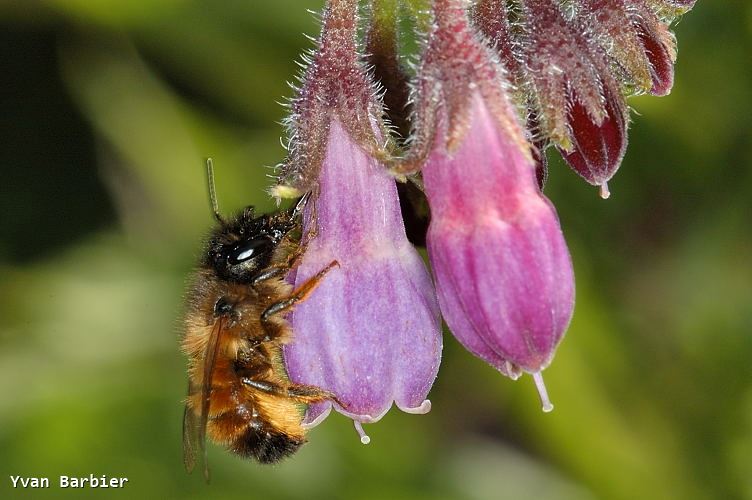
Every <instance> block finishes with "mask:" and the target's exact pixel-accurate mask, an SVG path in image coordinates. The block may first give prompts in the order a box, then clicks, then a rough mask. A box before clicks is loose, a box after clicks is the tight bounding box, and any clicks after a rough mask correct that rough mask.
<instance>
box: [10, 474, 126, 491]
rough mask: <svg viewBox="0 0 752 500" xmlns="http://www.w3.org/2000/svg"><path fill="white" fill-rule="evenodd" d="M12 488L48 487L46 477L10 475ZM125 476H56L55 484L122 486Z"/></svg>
mask: <svg viewBox="0 0 752 500" xmlns="http://www.w3.org/2000/svg"><path fill="white" fill-rule="evenodd" d="M10 482H11V483H12V484H13V487H14V488H49V487H50V478H48V477H23V476H10ZM127 482H128V478H127V477H107V476H104V475H102V476H95V475H94V474H89V475H88V476H87V477H75V476H58V478H57V483H56V484H55V486H57V487H58V488H124V487H125V484H126V483H127Z"/></svg>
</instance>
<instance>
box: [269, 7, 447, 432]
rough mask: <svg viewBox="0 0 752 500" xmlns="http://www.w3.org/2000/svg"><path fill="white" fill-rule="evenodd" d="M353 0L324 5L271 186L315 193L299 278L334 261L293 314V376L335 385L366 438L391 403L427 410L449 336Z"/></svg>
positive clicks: (321, 408)
mask: <svg viewBox="0 0 752 500" xmlns="http://www.w3.org/2000/svg"><path fill="white" fill-rule="evenodd" d="M357 6H358V2H357V0H331V1H330V2H329V3H328V5H327V9H326V11H325V13H324V19H323V21H324V26H323V30H322V35H321V40H320V46H319V49H318V50H317V52H316V53H315V54H314V55H313V60H312V62H311V64H310V66H309V67H308V69H307V71H306V73H305V75H304V79H303V85H302V88H301V89H300V91H299V93H298V96H297V97H296V98H295V99H294V101H293V106H292V107H293V115H292V117H291V120H290V128H291V131H290V137H291V146H292V147H291V149H290V156H289V158H288V161H287V163H286V164H285V165H284V166H283V168H282V169H281V173H280V178H279V184H278V186H277V187H276V189H275V192H276V193H277V194H280V195H284V194H287V193H293V194H300V193H305V192H308V191H311V192H312V196H311V200H310V201H309V203H308V208H307V210H306V214H305V217H304V227H303V231H304V237H307V240H308V241H307V248H306V251H305V253H304V255H303V257H302V261H301V263H300V265H299V267H298V268H297V270H296V273H295V278H294V280H295V285H296V286H300V284H301V283H304V282H306V280H308V279H309V278H311V277H312V276H314V275H315V274H317V273H318V272H319V271H321V270H322V269H324V268H325V267H327V266H328V265H329V264H330V263H332V262H334V261H336V262H337V263H338V266H337V267H335V268H333V269H332V270H331V271H330V272H329V273H328V274H327V275H326V276H325V278H324V279H323V280H322V282H321V284H320V285H319V286H318V288H317V289H316V291H315V293H313V294H312V295H311V297H309V298H308V299H307V301H305V302H303V303H302V304H299V305H298V306H297V307H296V309H295V310H294V312H293V314H292V326H293V332H294V340H293V342H292V343H291V344H290V345H288V346H286V348H285V363H286V366H287V369H288V373H289V376H290V379H291V380H292V381H294V382H297V383H301V384H307V385H315V386H317V387H321V388H323V389H326V390H327V391H330V392H332V393H333V394H334V395H335V396H336V397H337V400H338V404H335V405H334V408H335V409H336V410H337V411H339V412H340V413H342V414H344V415H346V416H348V417H350V418H352V419H353V421H354V423H355V426H356V429H357V430H358V432H359V433H360V435H361V441H362V442H363V443H367V442H368V441H369V439H368V436H367V435H366V434H365V433H364V432H363V428H362V425H361V424H362V423H371V422H376V421H378V420H379V419H380V418H381V417H382V416H383V415H384V414H385V413H386V412H387V411H388V410H389V408H390V407H391V406H392V404H393V403H396V405H397V406H398V407H399V408H400V409H402V410H403V411H406V412H410V413H425V412H427V411H429V410H430V402H429V401H428V400H427V399H426V396H427V395H428V391H429V390H430V388H431V385H432V384H433V381H434V379H435V378H436V374H437V372H438V368H439V362H440V359H441V346H442V344H441V324H440V319H439V308H438V303H437V299H436V295H435V291H434V288H433V284H432V283H431V279H430V276H429V274H428V272H427V270H426V268H425V266H424V264H423V262H422V260H421V259H420V257H419V255H418V253H417V252H416V250H415V249H414V248H413V247H412V246H411V245H410V243H409V242H408V240H407V237H406V235H405V228H404V225H403V222H402V218H401V214H400V205H399V199H398V197H397V187H396V184H395V181H394V179H393V178H392V177H391V176H390V175H389V174H388V172H387V170H386V168H385V167H384V165H383V164H382V163H380V162H379V160H378V159H377V158H379V157H381V156H382V155H384V154H385V152H386V150H387V149H388V147H389V146H388V144H389V142H388V139H387V138H388V131H387V129H386V127H385V125H384V124H383V122H382V121H381V120H382V115H383V108H382V106H381V104H380V102H379V101H378V99H377V98H376V97H375V95H376V92H374V86H373V85H372V83H371V81H370V79H369V78H368V76H367V73H366V72H365V70H364V68H363V65H362V63H361V61H360V58H359V55H358V52H357V48H356V42H355V40H356V34H357V26H358V22H357V21H358V20H357ZM384 144H387V146H384ZM332 406H333V405H332V403H330V402H327V403H321V404H316V405H312V406H310V407H309V409H308V412H307V414H306V417H305V420H304V423H305V424H306V425H308V426H314V425H317V424H318V423H319V422H321V421H322V420H323V419H324V418H325V417H326V416H327V415H328V414H329V412H330V410H331V408H332Z"/></svg>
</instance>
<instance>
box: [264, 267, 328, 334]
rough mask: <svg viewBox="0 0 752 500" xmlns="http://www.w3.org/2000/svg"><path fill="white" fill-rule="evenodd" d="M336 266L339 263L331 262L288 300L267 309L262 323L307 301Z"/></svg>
mask: <svg viewBox="0 0 752 500" xmlns="http://www.w3.org/2000/svg"><path fill="white" fill-rule="evenodd" d="M334 266H339V262H337V261H336V260H333V261H331V262H330V263H329V265H328V266H326V267H325V268H324V269H322V270H321V271H319V272H318V273H317V274H316V275H315V276H314V277H312V278H311V279H309V280H308V281H306V282H305V283H303V284H302V285H301V286H300V288H298V289H297V290H295V291H293V292H292V295H290V296H289V297H288V298H286V299H284V300H281V301H279V302H275V303H274V304H272V305H270V306H269V307H267V308H266V309H265V310H264V312H263V313H261V321H262V322H263V323H267V322H268V321H269V320H270V319H271V318H272V317H274V316H275V315H277V314H280V313H283V312H286V311H288V310H290V309H292V308H293V306H295V304H298V303H300V302H303V301H304V300H305V299H307V298H308V297H309V296H310V295H311V294H312V293H313V291H314V290H315V289H316V287H317V286H318V285H319V284H320V283H321V280H322V279H323V278H324V275H325V274H326V273H328V272H329V271H331V269H332V268H333V267H334Z"/></svg>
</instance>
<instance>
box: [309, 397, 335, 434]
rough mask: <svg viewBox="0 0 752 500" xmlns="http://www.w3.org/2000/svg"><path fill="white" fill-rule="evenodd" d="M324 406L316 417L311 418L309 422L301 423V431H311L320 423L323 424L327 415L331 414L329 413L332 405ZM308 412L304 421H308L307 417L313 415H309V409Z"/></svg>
mask: <svg viewBox="0 0 752 500" xmlns="http://www.w3.org/2000/svg"><path fill="white" fill-rule="evenodd" d="M324 404H325V405H326V407H325V408H324V409H322V410H320V413H319V414H318V415H316V416H315V417H314V418H313V420H311V421H310V422H307V421H304V422H303V423H302V426H303V429H306V430H308V429H313V428H314V427H316V426H317V425H319V424H320V423H321V422H323V421H324V420H326V417H328V416H329V413H331V411H332V405H331V403H324ZM308 411H309V413H308V414H307V415H306V420H308V415H310V414H315V413H311V410H310V409H309V410H308Z"/></svg>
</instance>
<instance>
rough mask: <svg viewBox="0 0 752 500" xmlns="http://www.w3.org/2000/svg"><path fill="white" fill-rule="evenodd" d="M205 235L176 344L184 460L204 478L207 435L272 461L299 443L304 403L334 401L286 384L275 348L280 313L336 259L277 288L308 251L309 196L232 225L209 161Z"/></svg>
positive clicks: (243, 215) (281, 334) (283, 335)
mask: <svg viewBox="0 0 752 500" xmlns="http://www.w3.org/2000/svg"><path fill="white" fill-rule="evenodd" d="M207 173H208V180H209V197H210V200H211V204H212V210H213V212H214V217H215V218H216V220H217V222H218V225H217V226H216V227H215V228H214V229H213V230H212V232H211V234H210V236H209V239H208V243H207V245H206V249H205V251H204V253H203V257H202V258H201V261H200V263H199V268H198V270H197V271H196V273H195V275H194V277H193V280H192V283H191V285H190V288H189V291H188V297H187V299H188V300H187V313H186V316H185V323H184V325H185V326H184V328H185V331H184V336H183V341H182V349H183V352H184V353H185V354H186V355H187V356H188V397H187V398H186V405H185V415H184V418H183V456H184V461H185V467H186V470H188V472H191V471H192V470H193V468H194V466H195V463H196V455H197V454H200V455H201V456H202V458H203V461H204V476H205V477H206V479H207V481H208V479H209V468H208V464H207V458H206V435H207V434H208V435H209V438H211V440H212V441H214V442H215V443H217V444H221V445H224V446H225V447H227V448H228V449H229V450H230V451H233V452H235V453H237V454H238V455H241V456H243V457H250V458H254V459H256V460H258V461H259V462H261V463H264V464H268V463H274V462H277V461H279V460H281V459H282V458H284V457H287V456H289V455H291V454H293V453H294V452H295V451H296V450H297V449H298V448H299V447H300V446H301V445H302V444H303V443H304V442H305V431H304V429H303V427H302V426H301V421H302V417H303V413H304V409H305V405H306V404H309V403H313V402H317V401H323V400H332V401H336V398H335V397H334V395H333V394H331V393H329V392H327V391H324V390H322V389H320V388H318V387H313V386H308V385H300V384H294V383H292V382H290V379H289V378H288V376H287V372H286V370H285V366H284V362H283V359H282V346H283V345H284V344H286V343H287V342H289V341H290V340H291V333H292V332H291V328H290V325H289V324H288V322H287V321H286V320H285V319H284V315H285V313H287V312H289V311H290V310H291V309H292V307H293V306H294V305H295V304H297V303H299V302H301V301H303V300H305V299H306V297H308V296H309V295H310V294H311V293H312V292H313V291H314V289H315V288H316V286H317V285H318V284H319V283H320V282H321V280H322V278H323V277H324V275H325V274H326V273H327V272H329V271H330V270H331V269H332V268H333V267H335V266H337V265H338V264H337V262H336V261H334V262H332V263H331V264H329V265H328V266H327V267H326V268H324V269H322V270H321V272H319V273H318V274H317V275H315V276H313V277H312V278H311V279H309V280H308V281H306V282H305V283H303V284H302V285H301V286H300V287H299V288H298V289H295V290H293V289H292V286H291V285H289V284H288V283H287V282H285V281H284V278H285V275H286V274H287V273H288V272H289V271H290V270H291V269H292V268H294V267H295V266H296V265H297V264H298V263H299V261H300V259H301V257H302V255H303V253H304V252H305V244H303V243H302V242H301V239H302V212H303V209H304V207H305V204H306V202H307V199H308V197H307V196H304V197H303V198H301V199H300V201H299V202H298V203H297V205H296V206H295V207H293V208H292V209H290V210H287V211H281V212H276V213H271V214H263V215H259V216H256V214H255V213H254V209H253V207H247V208H245V209H244V210H242V211H241V212H240V213H238V214H237V215H236V216H235V217H234V218H232V219H230V220H225V219H224V218H222V216H221V215H220V214H219V209H218V205H217V197H216V193H215V189H214V174H213V168H212V162H211V159H209V160H207Z"/></svg>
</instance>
